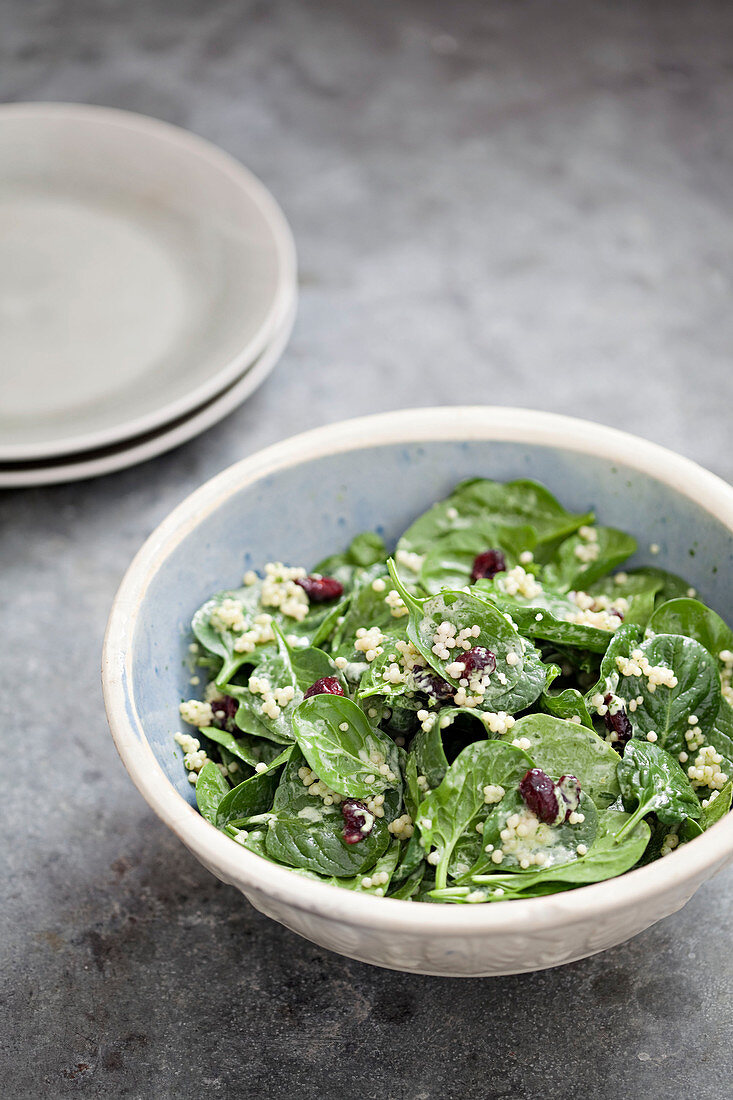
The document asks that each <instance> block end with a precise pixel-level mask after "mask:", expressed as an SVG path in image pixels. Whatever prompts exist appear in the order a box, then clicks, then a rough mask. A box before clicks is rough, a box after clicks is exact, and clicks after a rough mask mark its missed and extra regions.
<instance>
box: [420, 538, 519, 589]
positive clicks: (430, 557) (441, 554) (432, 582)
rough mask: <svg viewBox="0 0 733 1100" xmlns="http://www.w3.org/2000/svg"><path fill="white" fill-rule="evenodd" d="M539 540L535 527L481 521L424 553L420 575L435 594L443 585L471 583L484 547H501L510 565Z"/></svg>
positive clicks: (453, 586)
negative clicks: (504, 525)
mask: <svg viewBox="0 0 733 1100" xmlns="http://www.w3.org/2000/svg"><path fill="white" fill-rule="evenodd" d="M536 544H537V535H536V532H535V530H534V528H533V527H526V526H522V527H496V526H492V525H491V524H486V523H483V522H480V523H477V524H476V525H475V526H474V527H471V528H468V529H467V530H465V531H453V532H452V533H451V534H448V535H445V536H444V537H443V538H441V539H439V540H438V542H437V543H436V545H435V546H433V547H432V549H430V550H428V552H427V554H426V555H425V557H424V560H423V563H422V567H421V569H420V573H419V578H418V579H419V583H420V587H421V588H424V589H425V591H426V592H430V593H432V594H435V593H437V592H439V591H440V590H441V588H462V587H463V586H464V585H466V584H469V583H470V580H471V574H472V572H473V563H474V561H475V559H476V558H477V556H478V555H479V554H482V553H483V552H484V551H485V550H487V549H499V550H502V551H503V553H504V556H505V558H506V561H507V565H508V566H509V567H510V568H511V567H512V566H514V565H516V564H517V563H518V561H519V555H520V554H521V553H522V552H523V551H525V550H530V551H531V550H533V549H534V547H535V546H536Z"/></svg>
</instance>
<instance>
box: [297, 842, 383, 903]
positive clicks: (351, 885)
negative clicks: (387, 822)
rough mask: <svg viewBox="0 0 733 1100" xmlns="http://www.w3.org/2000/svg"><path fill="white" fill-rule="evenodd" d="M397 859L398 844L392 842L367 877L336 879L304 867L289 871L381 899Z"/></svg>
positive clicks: (333, 876)
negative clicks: (384, 878)
mask: <svg viewBox="0 0 733 1100" xmlns="http://www.w3.org/2000/svg"><path fill="white" fill-rule="evenodd" d="M399 858H400V842H399V841H398V840H393V841H392V843H391V844H390V846H389V848H388V849H387V851H386V852H385V853H384V855H383V856H380V857H379V859H378V860H377V862H376V863H375V864H374V866H373V867H372V868H371V870H370V872H369V874H368V875H361V874H360V875H354V876H353V878H337V876H336V875H323V874H318V872H316V871H309V870H308V868H306V867H292V868H291V870H292V871H294V872H295V873H296V874H297V875H303V876H304V877H305V878H313V879H317V880H318V881H319V882H325V883H327V884H328V885H330V886H340V887H341V888H342V889H343V890H355V891H356V892H357V893H360V894H375V895H376V896H377V897H382V896H383V895H384V894H386V893H387V890H388V888H389V883H390V882H391V880H392V876H393V874H394V870H395V867H396V866H397V861H398V860H399ZM375 875H377V876H379V879H378V881H377V882H374V881H373V878H374V876H375ZM383 875H386V876H387V879H386V881H384V882H383V881H382V877H381V876H383Z"/></svg>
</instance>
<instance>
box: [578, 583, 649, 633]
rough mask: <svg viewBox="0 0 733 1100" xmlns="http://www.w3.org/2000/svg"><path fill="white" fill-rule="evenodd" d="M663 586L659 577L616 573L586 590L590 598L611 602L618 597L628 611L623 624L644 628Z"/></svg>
mask: <svg viewBox="0 0 733 1100" xmlns="http://www.w3.org/2000/svg"><path fill="white" fill-rule="evenodd" d="M663 585H664V582H663V580H662V579H661V577H654V576H646V575H645V574H643V573H616V574H614V575H613V576H609V577H603V578H602V579H601V580H598V581H596V582H595V583H594V584H592V585H590V586H589V587H588V588H587V592H588V594H589V595H591V596H608V597H610V599H612V600H618V599H619V597H621V598H622V599H624V600H626V602H627V603H628V605H629V606H628V610H627V611H626V612H625V613H624V622H625V623H627V624H628V623H632V624H634V625H635V626H640V627H642V628H643V627H645V626H646V624H647V623H648V622H649V619H650V617H651V614H652V612H653V611H654V603H655V600H656V596H657V593H658V592H660V591H661V590H662V587H663Z"/></svg>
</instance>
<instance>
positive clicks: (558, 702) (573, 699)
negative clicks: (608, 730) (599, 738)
mask: <svg viewBox="0 0 733 1100" xmlns="http://www.w3.org/2000/svg"><path fill="white" fill-rule="evenodd" d="M540 706H541V707H542V709H543V710H546V711H547V713H548V714H551V715H552V716H553V717H554V718H562V719H564V720H565V721H566V722H572V721H573V720H574V719H576V718H580V722H579V723H576V724H579V725H582V726H585V727H586V728H587V729H589V730H592V729H593V720H592V718H591V716H590V714H589V713H588V708H587V707H586V705H585V697H584V696H583V695H581V693H580V692H579V691H578V689H577V688H565V690H564V691H550V692H546V693H545V694H544V695H542V696H540ZM594 732H595V731H594Z"/></svg>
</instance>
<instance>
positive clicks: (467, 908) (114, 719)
mask: <svg viewBox="0 0 733 1100" xmlns="http://www.w3.org/2000/svg"><path fill="white" fill-rule="evenodd" d="M482 439H484V440H496V441H505V442H520V443H521V442H531V443H532V444H533V445H540V446H555V447H561V448H562V449H564V450H571V451H578V452H582V453H586V454H592V455H594V456H595V457H599V458H606V459H608V460H609V462H612V463H615V464H619V465H625V466H628V467H630V468H632V469H638V470H640V471H643V472H644V473H646V474H648V475H650V476H651V477H654V478H656V479H657V480H659V481H661V482H663V483H665V484H667V485H670V486H671V487H672V488H674V489H675V490H676V491H677V492H679V493H680V494H681V495H682V496H686V497H688V498H689V499H691V500H692V501H694V502H695V503H697V504H699V505H700V506H701V507H703V508H704V509H706V510H707V511H708V512H711V513H712V514H713V515H715V516H716V518H718V519H719V520H721V521H722V522H723V523H724V524H725V525H726V526H727V527H728V528H730V530H731V531H733V487H731V486H730V485H728V484H727V483H726V482H725V481H723V480H722V479H721V478H719V477H717V476H716V475H715V474H712V473H710V472H709V471H707V470H705V469H703V468H702V467H700V466H698V465H697V464H696V463H694V462H692V461H691V460H690V459H687V458H683V457H682V456H680V455H677V454H675V453H674V452H672V451H669V450H667V449H666V448H664V447H660V446H659V445H657V444H655V443H650V442H648V441H646V440H643V439H640V438H638V437H636V436H633V435H630V434H628V433H626V432H622V431H619V430H617V429H615V428H609V427H605V426H602V425H599V424H596V423H593V422H591V421H586V420H579V419H576V418H573V417H568V416H561V415H558V414H555V413H546V412H539V411H534V410H528V409H520V408H510V407H499V406H476V407H454V406H450V407H443V408H422V409H404V410H399V411H396V412H388V413H381V414H378V415H376V416H367V417H361V418H357V419H353V420H344V421H340V422H338V423H335V424H329V425H327V426H325V427H321V428H316V429H314V430H311V431H307V432H304V433H302V434H300V435H296V436H293V437H291V438H290V439H286V440H284V441H282V442H280V443H276V444H274V445H273V446H270V447H267V448H265V449H264V450H262V451H259V452H257V453H256V454H253V455H250V456H249V457H248V458H245V459H243V460H242V461H240V462H237V463H235V464H234V465H233V466H230V467H229V468H228V469H226V470H224V471H223V472H222V473H220V474H218V475H216V476H215V477H213V478H212V479H211V480H210V481H208V482H206V483H205V484H204V485H202V486H201V487H200V488H199V489H197V490H196V491H194V492H193V493H192V494H191V495H190V496H188V497H187V498H186V499H185V500H184V501H183V502H182V503H181V504H179V505H178V506H177V507H176V508H175V509H174V510H173V511H172V512H171V513H170V515H169V516H168V517H167V518H166V519H165V520H163V522H162V523H161V524H160V525H159V527H158V528H157V529H156V530H155V531H154V532H153V533H152V535H150V537H149V538H148V539H147V541H146V542H145V544H144V545H143V546H142V548H141V549H140V550H139V551H138V553H137V555H136V557H135V558H134V560H133V562H132V564H131V565H130V567H129V569H128V571H127V573H126V574H125V577H124V579H123V581H122V584H121V586H120V589H119V591H118V593H117V596H116V597H115V601H114V604H113V607H112V611H111V614H110V618H109V622H108V625H107V631H106V635H105V640H104V653H103V665H102V680H103V688H104V698H105V706H106V709H107V717H108V720H109V724H110V728H111V730H112V736H113V738H114V742H115V745H116V746H117V750H118V752H119V754H120V756H121V758H122V761H123V763H124V764H125V767H126V768H127V770H128V772H129V773H130V776H131V778H132V780H133V782H134V783H135V785H136V786H137V788H138V790H139V791H140V793H141V794H142V795H143V797H144V798H145V799H146V801H147V802H148V804H149V805H150V806H151V808H152V809H153V810H154V811H155V813H156V814H157V815H158V816H159V817H160V818H161V819H162V820H163V821H164V822H165V823H166V824H167V825H168V826H169V827H170V828H171V829H172V830H173V832H174V833H175V834H176V835H177V836H178V837H179V838H180V839H181V840H182V841H183V842H184V843H185V844H186V846H187V847H188V848H189V849H190V850H191V851H193V852H194V853H195V854H196V855H198V856H199V858H200V859H201V860H202V862H204V863H205V864H206V865H207V866H209V867H210V868H214V867H215V868H216V870H217V873H218V874H219V875H220V877H221V878H222V879H223V880H224V881H226V882H230V883H232V884H234V885H236V886H238V887H239V888H240V889H243V890H245V891H246V890H247V889H251V890H253V891H255V892H257V893H259V894H261V895H263V896H264V897H268V896H269V897H271V898H273V899H277V900H278V901H281V902H284V903H286V904H288V905H291V906H293V907H294V908H296V909H299V910H301V911H303V912H306V913H309V912H310V913H314V914H320V915H324V914H325V915H327V916H328V917H329V918H330V919H333V920H336V921H344V922H346V923H347V924H351V925H356V926H361V927H364V928H369V927H372V928H375V929H378V930H381V931H385V930H394V931H395V932H408V931H412V932H413V933H420V932H422V933H425V934H430V935H440V934H445V935H450V934H459V933H460V935H462V936H463V935H468V936H485V935H490V934H502V933H512V932H513V933H517V932H522V931H526V932H528V933H531V932H537V931H541V930H543V929H551V928H553V927H557V926H559V925H567V924H574V923H578V922H581V921H585V920H587V919H593V918H598V919H603V917H604V915H605V914H608V913H609V912H613V911H616V910H624V909H628V908H630V907H634V906H637V905H640V904H641V903H642V902H643V901H645V900H646V899H648V898H649V899H651V898H653V897H654V896H655V895H662V894H665V893H666V892H667V891H668V890H671V889H673V888H674V887H678V886H679V885H680V883H682V882H683V881H685V880H687V879H689V880H690V894H692V893H693V892H694V889H695V888H696V886H697V884H698V883H699V882H700V881H702V879H704V878H705V877H706V875H705V872H706V871H709V872H710V873H713V872H714V871H715V870H716V869H718V865H721V864H723V863H725V862H727V861H728V860H729V859H730V858H731V856H732V855H733V815H727V817H726V818H725V819H723V820H722V821H720V822H718V823H717V824H716V825H714V826H713V827H712V828H711V829H710V830H708V831H707V832H705V833H704V834H703V835H702V836H700V837H698V838H696V839H695V841H694V842H693V843H690V844H687V845H683V846H681V847H680V848H678V849H677V850H675V851H674V852H672V853H671V854H670V855H668V856H666V857H665V858H664V859H662V860H657V861H656V862H654V863H652V864H650V865H648V866H647V867H643V868H638V869H637V870H634V871H630V872H627V873H626V874H625V875H622V876H620V877H618V878H612V879H608V880H606V881H605V882H600V883H595V884H592V885H588V886H583V887H580V888H578V889H575V890H570V891H567V892H563V893H559V894H551V895H547V896H546V897H539V898H531V899H527V900H524V901H512V902H507V903H504V904H502V903H499V904H485V905H426V904H416V903H414V902H410V901H401V900H398V899H394V898H379V897H374V896H371V895H368V894H360V893H356V892H351V891H347V890H339V889H338V888H337V887H333V886H329V885H327V884H326V883H321V882H318V881H316V880H312V879H308V878H306V877H304V876H300V875H297V874H293V872H292V871H290V870H289V869H287V868H285V867H281V866H278V865H277V864H274V863H269V862H268V861H267V860H265V859H263V858H261V857H260V856H257V855H255V854H254V853H252V852H249V851H247V849H245V848H243V847H241V846H239V845H237V844H235V843H234V842H233V841H232V840H231V839H230V838H229V837H227V836H225V835H224V834H223V833H220V832H219V831H218V830H217V829H216V828H215V827H214V826H213V825H211V824H210V823H209V822H208V821H206V820H205V819H204V818H203V817H202V816H201V815H200V814H199V813H198V811H197V810H196V809H194V807H192V806H191V805H189V803H188V802H187V801H186V800H185V799H184V798H183V797H182V796H181V795H180V794H179V793H178V791H177V790H176V788H175V787H174V786H173V784H172V783H171V782H170V781H169V780H168V778H167V777H166V776H165V774H164V772H163V771H162V769H161V768H160V766H159V764H158V762H157V760H156V758H155V756H154V754H153V752H152V749H151V748H150V746H149V744H148V742H147V740H146V738H145V735H144V729H143V727H142V724H141V722H140V720H139V717H138V716H137V715H135V724H134V725H133V723H132V722H131V721H130V720H129V719H128V716H127V702H128V696H127V692H126V689H125V685H124V678H125V677H124V674H125V672H127V673H128V677H129V673H130V671H131V667H132V647H131V643H132V638H133V633H134V628H135V621H136V617H137V612H138V609H139V607H140V605H141V603H142V600H143V599H144V597H145V592H146V590H147V588H148V586H149V584H150V582H151V579H152V577H153V576H154V574H155V573H156V571H157V569H158V568H159V567H160V565H161V564H162V562H163V561H164V559H165V558H166V557H167V556H168V554H169V553H170V552H171V551H172V550H173V549H174V548H175V547H176V546H177V545H178V543H179V542H180V541H181V540H182V539H183V538H184V537H185V535H186V534H187V533H188V532H189V531H190V530H192V529H193V528H194V527H196V526H198V525H199V524H200V523H201V522H203V521H204V519H205V517H206V516H207V515H208V514H209V513H210V512H211V511H212V510H214V509H216V508H217V507H219V506H220V505H221V504H222V502H224V501H226V500H227V499H228V498H229V497H230V496H231V494H232V493H233V492H234V491H238V490H239V489H241V488H243V487H244V486H246V485H247V484H251V483H252V482H255V481H257V480H259V479H260V478H261V477H263V476H265V475H268V474H272V473H273V472H275V471H277V470H281V469H285V468H287V467H289V466H293V465H297V464H299V463H300V462H302V461H310V460H312V459H315V458H320V457H323V456H328V455H332V454H338V453H345V452H348V451H351V450H356V449H358V448H360V447H362V446H380V445H382V446H384V445H389V444H394V443H406V442H432V441H440V440H445V441H453V440H461V441H463V440H482ZM130 703H132V700H130ZM171 705H174V704H173V702H172V704H171ZM131 709H134V708H133V707H132V706H131Z"/></svg>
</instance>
